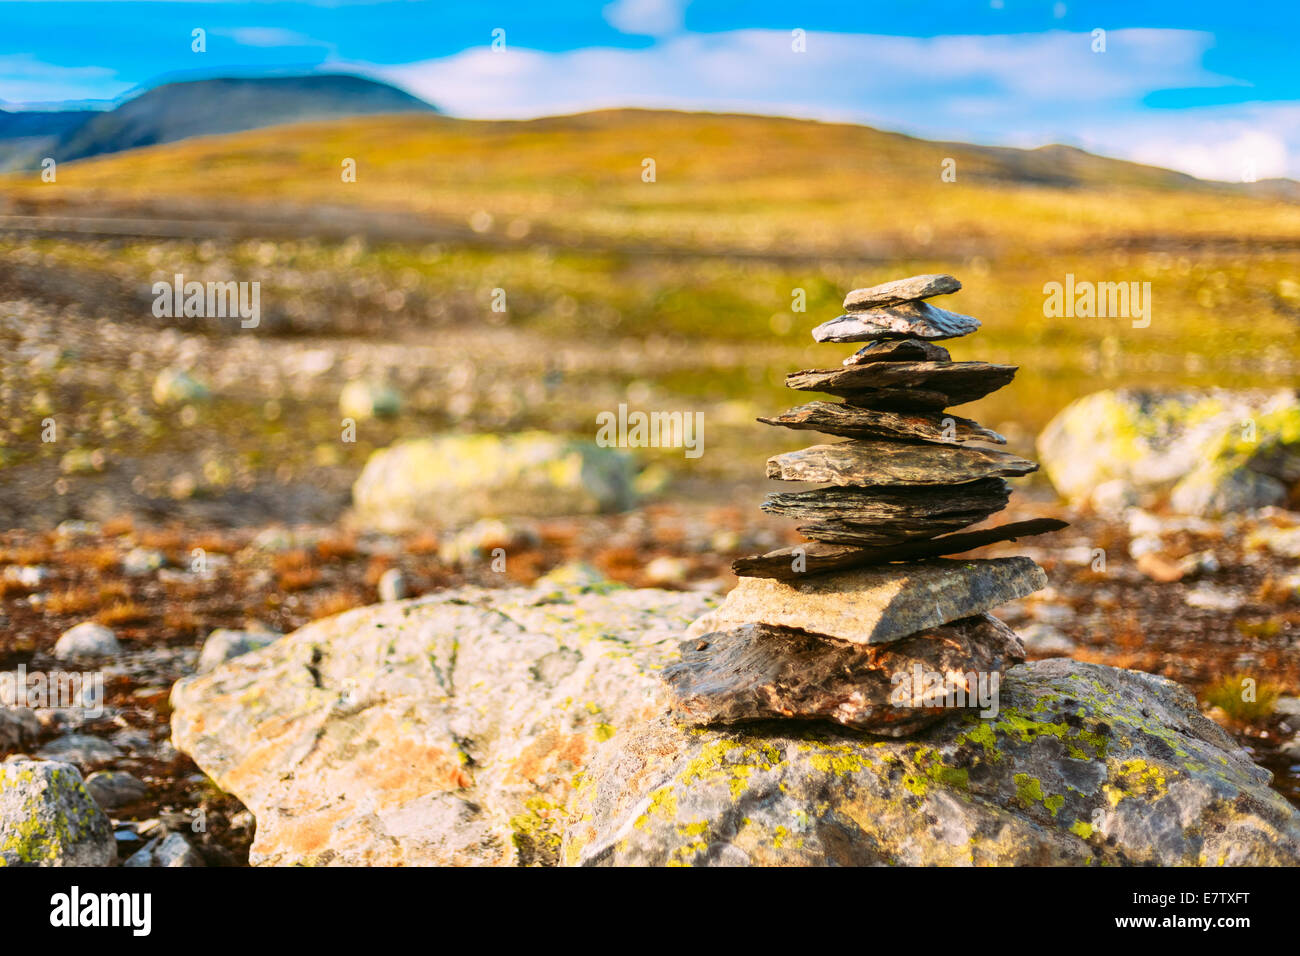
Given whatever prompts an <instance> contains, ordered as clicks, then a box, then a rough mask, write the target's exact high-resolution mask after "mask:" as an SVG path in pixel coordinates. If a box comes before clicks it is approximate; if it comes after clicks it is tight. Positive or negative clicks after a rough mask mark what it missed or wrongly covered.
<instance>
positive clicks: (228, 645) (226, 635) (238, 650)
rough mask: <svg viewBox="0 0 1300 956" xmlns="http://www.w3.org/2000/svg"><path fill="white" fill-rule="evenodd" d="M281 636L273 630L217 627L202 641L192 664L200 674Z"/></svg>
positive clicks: (257, 648) (264, 645)
mask: <svg viewBox="0 0 1300 956" xmlns="http://www.w3.org/2000/svg"><path fill="white" fill-rule="evenodd" d="M281 637H283V635H282V634H277V633H275V632H274V631H236V630H232V629H230V628H225V627H219V628H217V629H216V630H215V631H213V632H212V633H211V634H209V635H208V639H207V640H206V641H204V642H203V650H202V651H201V652H200V653H199V659H198V663H196V664H195V665H194V670H195V672H196V673H199V674H202V673H204V672H205V671H210V670H212V669H213V668H214V667H219V666H220V665H221V664H223V663H225V662H226V661H228V660H230V659H231V658H234V657H239V656H241V655H243V654H247V653H249V652H250V651H256V650H260V649H261V648H263V647H266V645H268V644H270V643H272V642H274V641H276V640H278V639H279V638H281Z"/></svg>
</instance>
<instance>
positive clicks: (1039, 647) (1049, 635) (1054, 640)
mask: <svg viewBox="0 0 1300 956" xmlns="http://www.w3.org/2000/svg"><path fill="white" fill-rule="evenodd" d="M1016 636H1017V637H1019V638H1020V643H1022V644H1024V645H1025V650H1026V651H1028V652H1029V653H1030V654H1039V655H1044V656H1045V655H1049V654H1070V653H1073V651H1074V646H1075V645H1074V641H1072V640H1070V638H1069V637H1068V636H1067V635H1066V634H1065V633H1064V632H1063V631H1061V630H1059V629H1057V628H1055V627H1053V626H1052V625H1050V624H1045V623H1043V622H1041V621H1035V622H1034V623H1033V624H1029V625H1026V626H1024V627H1020V628H1017V629H1016Z"/></svg>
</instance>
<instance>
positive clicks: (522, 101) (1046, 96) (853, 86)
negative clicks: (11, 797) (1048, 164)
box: [369, 29, 1300, 180]
mask: <svg viewBox="0 0 1300 956" xmlns="http://www.w3.org/2000/svg"><path fill="white" fill-rule="evenodd" d="M790 40H791V37H790V34H789V33H788V32H786V31H779V30H739V31H731V32H725V33H714V34H691V33H685V34H678V35H675V36H672V37H669V38H667V39H664V40H661V41H660V42H658V43H656V44H654V45H653V46H651V47H649V48H646V49H635V50H634V49H612V48H586V49H579V50H572V51H566V52H558V53H543V52H538V51H533V50H526V49H519V48H514V49H512V50H509V51H507V52H503V53H494V52H491V51H489V50H486V49H484V48H481V47H479V48H475V49H471V50H466V51H464V52H462V53H459V54H457V55H455V56H451V57H446V58H443V59H438V60H429V61H425V62H422V63H412V64H406V65H402V66H398V67H384V68H377V67H371V68H370V69H369V71H370V72H372V73H374V74H376V75H379V76H381V77H382V78H384V79H387V80H389V81H391V82H394V83H396V84H398V85H399V86H403V87H405V88H407V89H409V90H411V91H412V92H414V93H416V94H417V95H420V96H423V97H425V98H427V99H429V100H430V101H431V102H434V103H436V104H438V105H439V106H440V107H442V108H443V109H445V110H447V111H448V112H450V113H452V114H454V115H460V116H470V117H480V118H509V117H533V116H543V115H548V114H556V113H568V112H579V111H583V110H590V109H600V108H611V107H620V106H643V107H658V108H676V109H693V110H729V111H742V112H754V113H777V114H784V115H792V116H803V117H809V118H814V119H826V120H840V121H847V122H860V123H867V124H870V125H872V126H878V127H880V128H883V129H891V130H899V131H902V132H907V133H912V134H914V135H918V136H924V137H928V138H934V139H947V140H960V141H966V142H974V143H988V144H1000V145H1015V146H1041V145H1044V144H1047V143H1053V142H1063V143H1071V144H1074V145H1078V146H1082V147H1084V148H1086V149H1091V150H1093V151H1096V152H1100V153H1103V154H1105V155H1111V156H1116V157H1119V158H1125V159H1135V160H1139V161H1142V162H1148V163H1152V164H1155V165H1160V166H1167V167H1170V168H1175V169H1180V170H1184V171H1186V172H1189V173H1192V174H1193V175H1198V176H1208V177H1215V178H1224V179H1229V180H1239V179H1240V178H1242V168H1243V166H1244V164H1245V163H1246V162H1247V161H1253V162H1254V164H1255V170H1256V173H1257V175H1258V176H1259V177H1260V178H1265V177H1268V176H1275V175H1289V176H1295V177H1300V106H1297V105H1295V104H1237V105H1232V106H1220V107H1198V108H1194V109H1178V110H1172V109H1153V108H1150V107H1147V106H1145V105H1144V104H1143V99H1144V98H1145V97H1146V96H1147V95H1148V94H1150V93H1152V92H1153V91H1156V90H1167V89H1181V88H1189V87H1222V86H1237V85H1242V84H1241V83H1240V81H1238V80H1236V79H1234V78H1232V77H1226V76H1221V75H1217V74H1215V73H1212V72H1210V71H1208V70H1207V69H1205V67H1204V66H1203V64H1202V60H1203V57H1204V55H1205V53H1206V51H1207V50H1208V49H1209V48H1210V46H1211V45H1212V43H1213V37H1212V36H1211V35H1210V34H1206V33H1202V32H1197V31H1188V30H1154V29H1133V30H1112V31H1110V32H1109V33H1108V34H1107V43H1106V48H1107V52H1105V53H1094V52H1092V37H1091V35H1090V34H1089V33H1068V32H1065V31H1050V32H1045V33H1036V34H1016V35H1004V36H938V37H893V36H877V35H872V34H835V33H812V34H809V35H808V38H807V52H806V53H795V52H793V51H792V49H791V43H790Z"/></svg>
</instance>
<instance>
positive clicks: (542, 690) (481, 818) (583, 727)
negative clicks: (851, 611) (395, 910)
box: [172, 575, 712, 865]
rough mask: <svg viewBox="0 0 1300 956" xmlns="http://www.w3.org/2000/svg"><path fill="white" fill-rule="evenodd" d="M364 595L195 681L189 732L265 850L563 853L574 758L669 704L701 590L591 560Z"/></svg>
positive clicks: (485, 855)
mask: <svg viewBox="0 0 1300 956" xmlns="http://www.w3.org/2000/svg"><path fill="white" fill-rule="evenodd" d="M572 577H573V580H572V581H568V582H566V581H564V580H561V579H560V578H559V577H558V576H557V577H555V578H544V579H542V580H540V581H539V582H538V583H537V585H536V586H534V587H530V588H513V589H508V590H484V589H478V588H464V589H457V590H451V591H445V592H442V593H439V594H437V595H434V596H430V597H426V598H419V599H415V600H410V601H403V602H391V603H386V604H381V605H373V606H370V607H366V608H359V609H357V610H354V611H350V612H347V613H345V614H342V615H339V616H336V617H332V618H327V619H325V620H321V621H316V622H314V623H312V624H309V625H307V626H306V627H303V628H301V629H300V630H298V631H295V632H294V633H292V634H290V635H288V636H287V637H285V638H283V639H281V640H279V641H277V642H276V643H274V644H272V645H270V646H268V647H265V648H262V649H260V650H256V651H253V652H251V653H249V654H244V655H242V656H240V657H237V658H234V659H233V660H229V661H227V662H225V663H224V664H222V665H221V666H219V667H218V668H217V669H215V670H214V671H211V672H210V673H208V674H204V675H201V676H198V677H194V678H190V679H187V680H184V681H181V682H180V683H178V684H177V685H176V686H175V688H174V689H173V691H172V707H173V708H174V711H173V715H172V736H173V740H174V742H175V744H176V746H177V747H179V748H180V749H182V750H184V751H185V752H186V753H188V754H190V755H191V756H192V757H193V758H194V759H195V761H196V762H197V763H198V764H199V766H200V767H202V768H203V770H204V771H205V772H206V773H207V774H208V775H209V776H211V777H212V778H213V780H215V781H216V783H217V784H218V785H219V786H220V787H221V788H222V789H223V790H226V791H227V792H230V793H233V794H235V795H236V796H238V797H239V799H240V800H242V801H243V803H244V805H245V806H247V807H248V809H249V810H251V811H252V812H253V814H254V816H255V817H256V819H257V837H256V840H255V842H254V843H253V847H252V851H251V860H252V862H253V863H255V864H327V863H334V864H351V865H362V864H364V865H392V864H470V865H514V864H518V863H554V862H556V861H557V860H558V852H559V844H560V834H561V832H562V829H563V823H564V808H565V807H566V806H567V804H568V802H569V798H570V796H571V794H572V788H573V780H574V776H575V774H577V773H578V772H579V771H581V770H582V769H583V768H584V767H585V766H586V764H587V761H588V760H589V759H590V758H591V755H592V754H593V753H594V752H595V750H596V749H597V747H598V746H599V745H600V744H601V743H602V742H604V741H606V740H608V739H609V738H610V737H612V736H613V735H614V734H615V733H616V732H617V731H620V730H627V729H629V728H632V727H636V726H639V725H641V724H642V723H644V722H646V721H647V720H649V719H650V718H652V717H654V716H655V715H656V714H658V713H659V712H661V711H662V710H663V709H664V707H665V706H666V702H665V701H666V697H665V691H664V687H663V685H662V683H661V682H660V681H659V679H658V677H657V673H658V670H659V668H660V667H661V666H662V664H663V662H664V661H666V660H668V659H670V658H671V657H672V656H673V655H674V654H675V652H676V649H677V644H678V642H679V641H680V639H681V636H682V632H683V631H684V630H685V629H686V626H687V625H688V624H689V623H690V621H691V620H692V619H693V618H695V617H697V616H699V615H700V614H701V613H702V612H704V611H705V610H707V609H708V608H709V607H710V606H711V603H712V602H711V599H710V598H707V597H705V596H702V595H699V594H693V593H679V592H670V591H658V590H629V589H627V588H622V587H620V586H618V585H614V584H612V583H611V582H608V581H593V580H591V579H590V578H584V576H582V575H573V576H572Z"/></svg>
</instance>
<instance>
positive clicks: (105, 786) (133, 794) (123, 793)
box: [86, 770, 149, 810]
mask: <svg viewBox="0 0 1300 956" xmlns="http://www.w3.org/2000/svg"><path fill="white" fill-rule="evenodd" d="M86 789H87V790H88V791H90V795H91V796H92V797H94V798H95V802H96V803H98V804H99V805H100V806H101V807H103V808H104V809H105V810H116V809H118V808H119V807H124V806H127V805H128V804H131V803H135V802H136V801H137V800H143V799H144V798H145V797H147V796H149V786H148V784H146V783H145V782H144V781H143V780H140V779H139V778H138V777H136V776H135V775H133V774H130V773H127V772H126V771H125V770H101V771H99V772H98V773H92V774H91V775H90V776H89V777H87V778H86Z"/></svg>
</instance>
